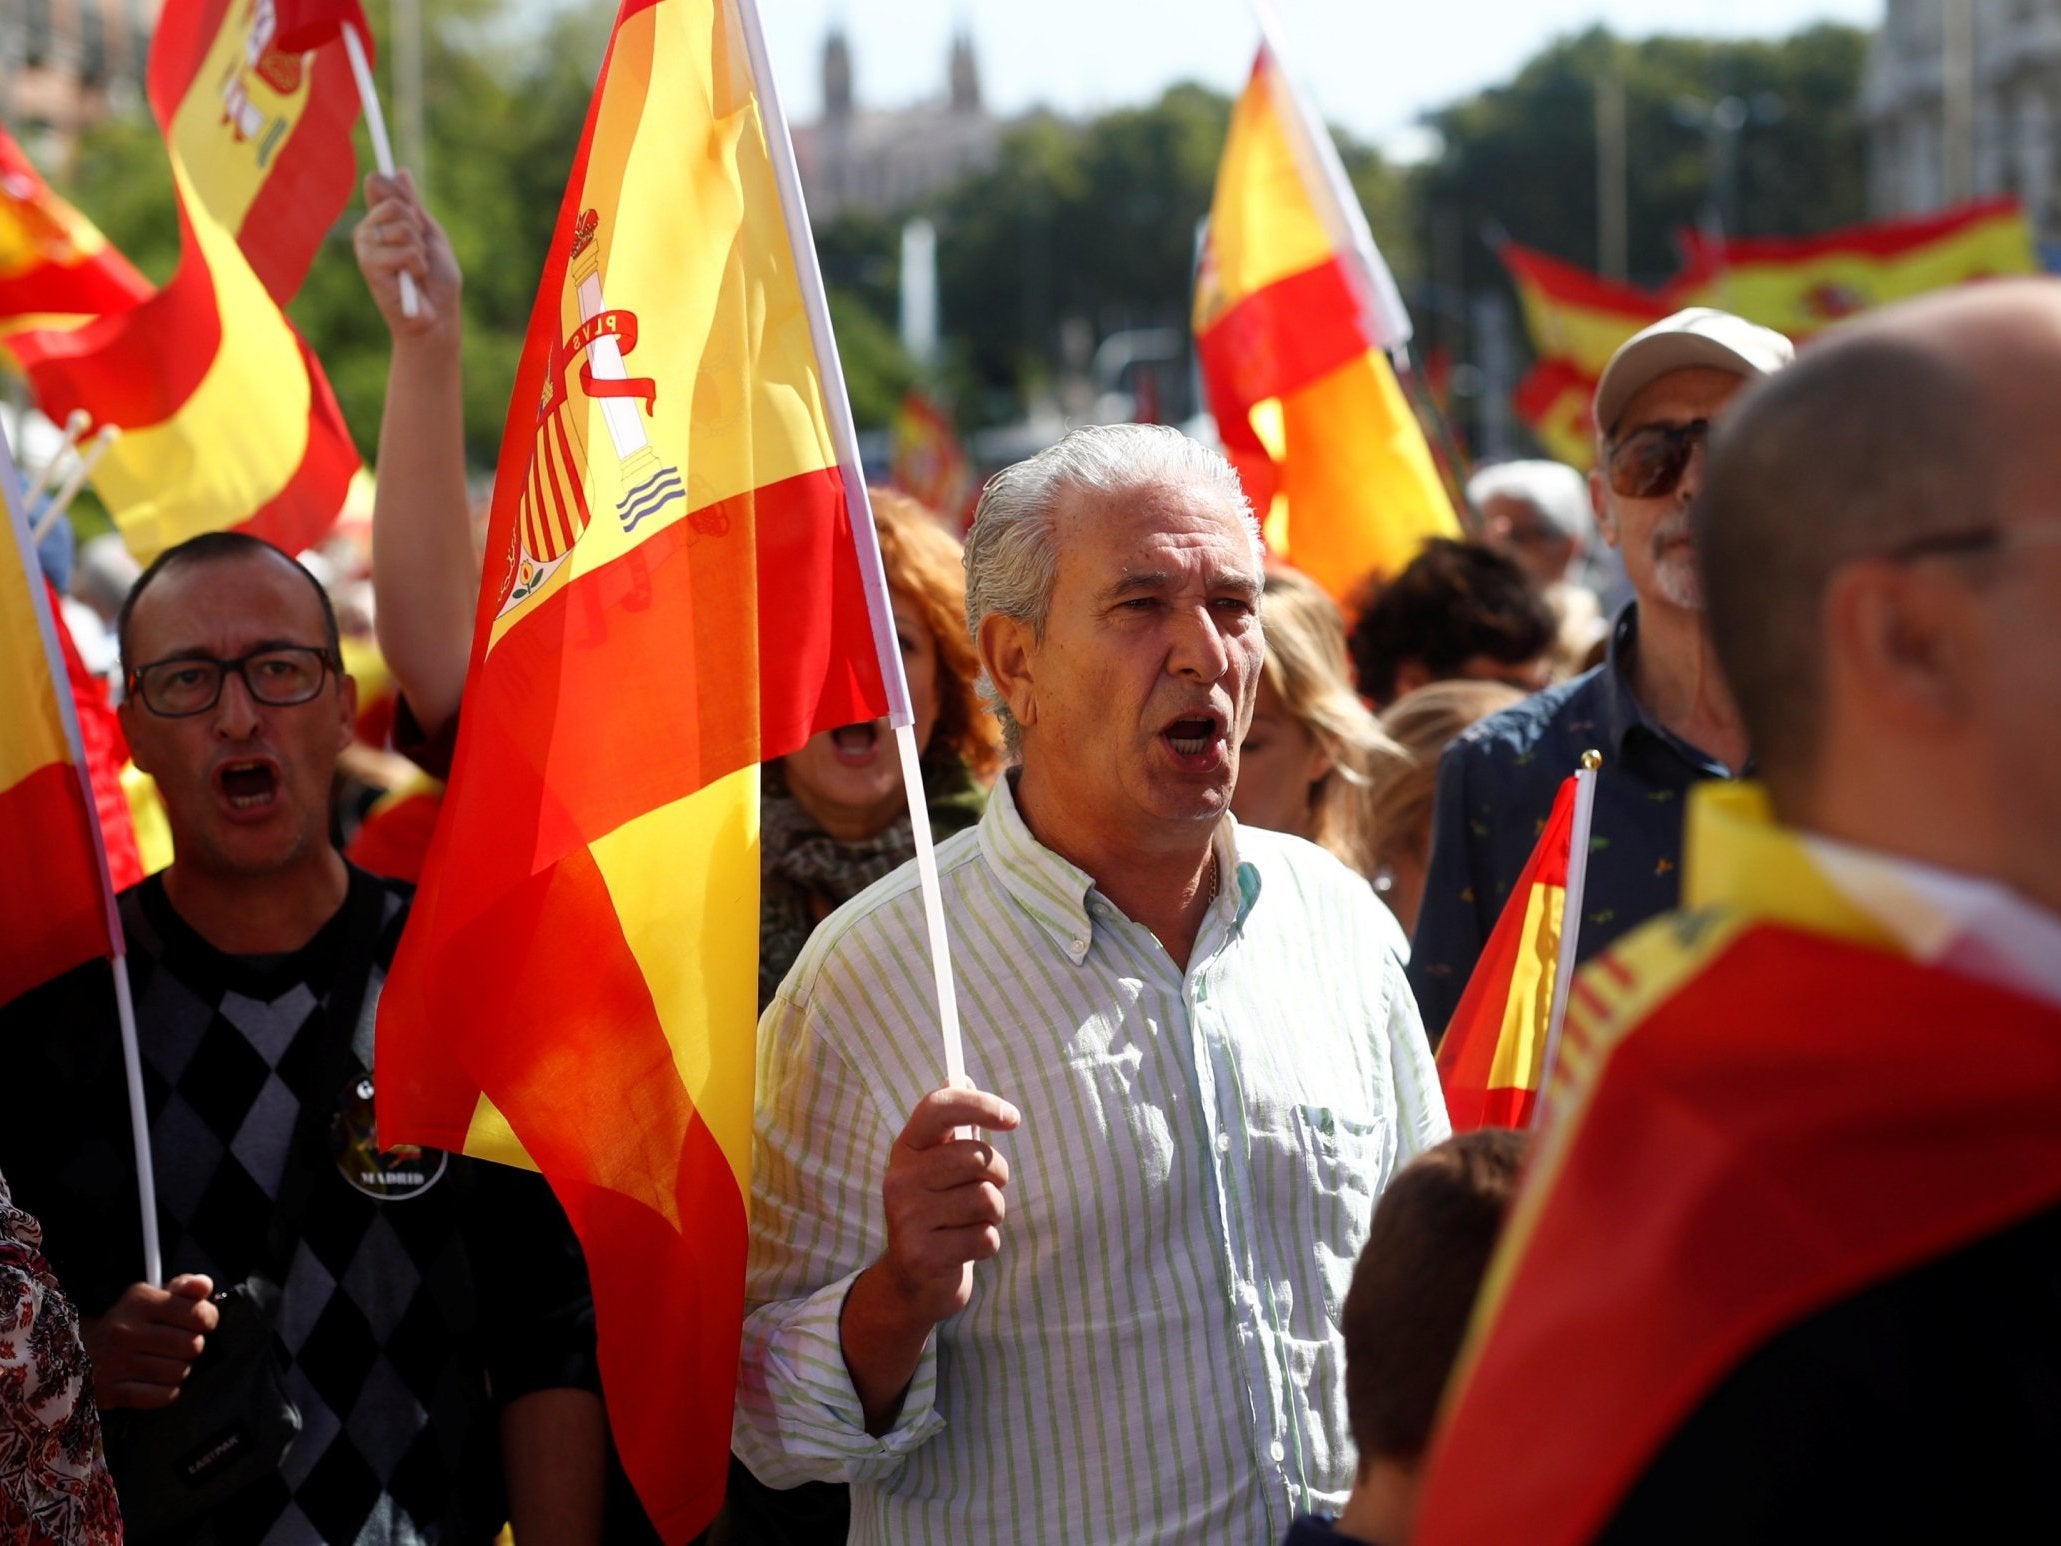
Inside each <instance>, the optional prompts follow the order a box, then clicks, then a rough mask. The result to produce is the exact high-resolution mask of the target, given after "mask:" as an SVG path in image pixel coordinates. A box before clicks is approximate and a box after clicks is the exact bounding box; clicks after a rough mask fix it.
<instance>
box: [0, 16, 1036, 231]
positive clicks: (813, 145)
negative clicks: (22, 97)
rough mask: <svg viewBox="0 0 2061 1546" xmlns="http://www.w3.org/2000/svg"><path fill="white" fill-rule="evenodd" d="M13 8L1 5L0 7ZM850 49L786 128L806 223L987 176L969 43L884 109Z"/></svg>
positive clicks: (836, 52)
mask: <svg viewBox="0 0 2061 1546" xmlns="http://www.w3.org/2000/svg"><path fill="white" fill-rule="evenodd" d="M13 3H19V0H0V4H13ZM853 73H854V72H853V68H852V51H851V44H850V43H849V42H848V41H847V39H846V38H845V35H844V33H843V32H842V31H836V32H832V33H831V34H830V37H829V38H828V39H827V40H826V41H825V43H824V45H823V117H822V118H821V120H819V121H818V122H816V123H813V124H807V125H803V126H801V127H799V128H797V129H796V130H795V135H794V139H795V146H794V148H795V159H796V160H797V161H798V162H799V163H800V165H801V176H802V187H803V190H804V191H805V192H806V194H807V196H808V201H809V213H810V215H811V217H812V218H814V219H816V220H818V221H823V222H828V221H830V220H834V219H836V218H837V217H838V216H839V215H841V214H844V213H846V212H848V211H852V210H859V211H864V212H866V213H870V214H877V215H889V214H894V213H897V212H899V211H901V210H905V209H908V208H909V207H911V206H912V205H914V204H917V203H919V202H921V201H922V200H923V199H926V198H928V197H929V196H930V195H931V194H934V193H937V192H939V191H941V190H942V189H944V188H946V187H948V186H949V185H950V184H952V183H954V182H956V181H957V180H958V179H959V178H960V177H962V176H964V175H965V174H966V173H968V172H977V171H986V170H987V169H988V168H989V167H992V166H993V165H994V164H995V159H996V157H997V156H998V155H999V154H1000V150H1001V143H1002V131H1003V128H1004V127H1005V126H1004V125H1003V123H1002V122H1001V121H1000V120H999V119H997V118H995V117H993V116H992V115H990V114H989V112H988V110H987V108H986V107H985V106H983V105H982V103H981V97H980V68H979V64H978V62H977V61H976V60H975V58H974V54H973V40H972V39H971V38H970V37H968V36H967V35H966V34H964V33H961V34H959V35H958V36H957V37H955V38H953V40H952V46H951V53H950V55H949V57H948V59H947V61H946V65H945V94H944V96H943V97H942V98H941V99H939V100H935V101H931V102H925V103H921V104H919V105H917V106H915V107H905V108H898V109H895V110H893V111H877V110H872V109H868V108H865V107H862V106H860V104H859V100H858V92H857V90H856V87H855V85H854V80H853Z"/></svg>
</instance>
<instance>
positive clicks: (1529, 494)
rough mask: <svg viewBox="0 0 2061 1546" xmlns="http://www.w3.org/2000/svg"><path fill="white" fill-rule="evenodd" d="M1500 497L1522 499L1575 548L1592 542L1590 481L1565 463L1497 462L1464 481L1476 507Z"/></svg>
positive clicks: (1468, 495) (1468, 499)
mask: <svg viewBox="0 0 2061 1546" xmlns="http://www.w3.org/2000/svg"><path fill="white" fill-rule="evenodd" d="M1502 498H1508V499H1521V500H1523V501H1524V503H1526V504H1528V505H1530V506H1531V507H1532V509H1534V510H1536V511H1538V513H1539V518H1540V519H1541V520H1543V521H1545V522H1546V523H1547V524H1548V525H1549V526H1551V527H1552V528H1553V529H1554V530H1555V531H1557V532H1559V533H1560V535H1561V536H1563V537H1572V538H1573V539H1574V545H1575V548H1576V550H1577V551H1586V550H1587V549H1588V548H1589V547H1591V546H1592V545H1593V544H1594V541H1595V536H1596V517H1595V514H1594V512H1593V511H1591V510H1590V508H1589V480H1588V479H1586V478H1584V477H1583V476H1582V475H1581V474H1580V473H1578V472H1576V471H1575V470H1574V469H1573V468H1572V467H1570V466H1568V465H1567V464H1566V463H1565V462H1547V461H1532V462H1497V463H1496V464H1495V465H1494V466H1491V467H1484V468H1482V469H1481V470H1480V471H1479V472H1477V473H1475V475H1474V476H1473V477H1471V478H1469V479H1468V480H1467V502H1468V503H1469V504H1470V505H1472V506H1474V508H1475V509H1477V510H1479V509H1481V508H1482V506H1484V505H1485V504H1487V503H1488V502H1489V501H1490V500H1491V499H1502Z"/></svg>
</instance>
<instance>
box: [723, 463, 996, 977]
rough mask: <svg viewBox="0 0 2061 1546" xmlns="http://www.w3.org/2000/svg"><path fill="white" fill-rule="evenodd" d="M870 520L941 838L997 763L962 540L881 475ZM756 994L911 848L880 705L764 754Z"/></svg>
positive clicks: (970, 818) (969, 814) (978, 800)
mask: <svg viewBox="0 0 2061 1546" xmlns="http://www.w3.org/2000/svg"><path fill="white" fill-rule="evenodd" d="M872 497H873V524H874V527H875V529H876V530H878V532H879V533H880V557H881V561H882V564H883V566H884V567H885V568H886V571H887V586H888V593H889V595H890V597H891V598H892V600H893V602H894V613H895V635H896V638H897V639H898V640H899V641H900V643H901V647H902V668H903V670H904V671H906V672H907V673H908V677H909V701H910V703H911V704H912V706H913V707H914V708H915V711H916V742H917V744H918V745H919V746H921V747H922V748H923V764H922V765H923V792H924V799H925V803H926V804H927V805H928V807H929V810H930V826H931V832H932V835H933V836H934V837H935V838H936V839H938V840H939V841H942V840H943V839H944V838H946V837H949V836H950V835H951V834H952V833H954V832H958V831H960V830H962V829H963V828H966V827H970V826H972V825H973V824H974V823H975V822H976V821H978V820H979V819H980V811H981V805H982V804H983V801H984V791H985V789H986V786H987V785H988V784H989V783H991V782H992V781H993V779H994V776H995V773H996V771H997V770H998V769H999V768H1000V767H1001V764H1002V740H1001V734H1000V732H999V730H998V729H997V727H996V724H995V719H994V716H993V715H991V714H989V713H988V712H987V711H986V710H985V709H984V708H983V707H982V705H981V702H980V697H979V694H978V692H977V691H976V689H975V685H974V684H975V683H976V682H978V681H979V679H980V663H979V661H978V660H977V659H975V657H974V653H973V642H972V640H971V639H970V638H968V636H967V633H966V622H965V617H966V576H965V572H964V570H963V569H962V568H961V567H960V562H959V544H958V542H957V541H955V540H954V539H953V538H952V537H950V536H948V535H947V534H946V533H945V530H944V528H943V527H942V526H941V525H939V524H938V521H937V518H936V517H935V516H933V515H932V514H931V513H930V511H929V510H927V509H925V508H924V507H923V506H922V505H920V504H918V503H917V502H916V501H915V500H913V499H911V498H909V497H908V496H907V495H906V494H897V493H894V492H892V491H891V490H887V489H874V490H873V491H872ZM759 806H760V817H759V820H760V847H759V871H760V878H761V887H760V902H759V1008H761V1009H764V1008H765V1007H766V1005H767V1004H769V1003H771V1002H772V999H773V994H774V992H775V991H776V990H777V989H778V988H779V986H780V979H781V978H783V977H785V976H786V975H787V969H788V968H789V967H790V966H792V965H793V964H794V962H795V958H796V957H797V956H799V955H800V954H801V949H802V946H803V945H804V944H805V943H807V941H808V937H809V935H810V933H811V932H812V931H813V930H814V929H815V927H816V925H817V924H819V923H821V922H822V921H823V920H824V919H825V918H827V917H829V916H830V914H831V913H832V912H834V911H835V910H836V909H837V908H838V907H839V906H841V905H842V904H843V903H845V902H848V901H850V900H851V899H852V898H853V897H855V896H857V895H858V894H859V893H860V892H861V891H863V890H865V889H866V887H868V886H870V885H872V884H873V882H874V881H876V880H879V879H880V878H881V877H882V876H884V875H887V874H889V873H890V872H891V871H893V870H894V869H896V868H897V867H899V866H900V865H901V864H902V863H903V862H904V861H906V860H908V859H911V858H913V857H915V853H916V841H915V837H914V835H913V834H912V832H911V831H910V827H909V812H908V807H907V805H906V804H905V802H904V799H903V795H902V763H901V756H900V754H899V752H898V751H897V750H896V748H895V742H894V733H893V731H892V730H890V729H889V728H888V723H887V721H886V720H885V719H871V720H863V721H861V722H860V723H858V724H855V725H843V726H840V727H839V728H837V729H835V730H825V731H822V732H820V733H819V734H817V735H814V736H812V737H810V738H809V740H808V742H807V743H806V744H804V745H803V746H802V748H801V750H799V751H797V752H794V753H792V754H790V755H788V756H786V757H783V758H781V759H780V760H779V761H778V762H771V763H768V764H766V768H765V772H764V774H763V783H762V785H761V794H760V801H759Z"/></svg>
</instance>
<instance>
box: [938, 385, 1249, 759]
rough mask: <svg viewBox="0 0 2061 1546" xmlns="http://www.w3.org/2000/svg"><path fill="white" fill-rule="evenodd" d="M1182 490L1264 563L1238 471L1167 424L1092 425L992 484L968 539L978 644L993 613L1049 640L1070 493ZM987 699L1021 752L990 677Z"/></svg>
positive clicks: (1018, 734) (984, 691) (983, 689)
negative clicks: (1205, 497) (1221, 515)
mask: <svg viewBox="0 0 2061 1546" xmlns="http://www.w3.org/2000/svg"><path fill="white" fill-rule="evenodd" d="M1182 484H1192V485H1195V486H1197V487H1199V488H1200V489H1202V490H1203V491H1204V492H1205V493H1209V494H1213V495H1216V496H1218V497H1220V498H1222V499H1223V500H1225V501H1226V502H1227V503H1229V504H1230V505H1231V506H1232V507H1233V508H1234V509H1235V510H1237V512H1238V515H1239V519H1240V520H1241V521H1242V522H1243V524H1244V526H1245V530H1246V534H1247V536H1249V537H1250V538H1251V539H1252V553H1253V563H1254V565H1255V566H1263V565H1264V562H1265V556H1266V549H1265V546H1264V544H1263V543H1262V542H1261V540H1260V528H1259V522H1258V521H1257V520H1255V519H1254V518H1253V513H1252V502H1251V501H1250V500H1248V499H1247V498H1246V497H1245V489H1244V486H1243V485H1241V484H1240V483H1239V481H1238V474H1237V472H1236V471H1235V470H1234V469H1233V468H1232V466H1231V464H1230V463H1229V462H1228V461H1226V460H1225V459H1224V457H1223V454H1222V453H1221V452H1219V451H1217V450H1215V449H1214V448H1212V447H1210V446H1206V445H1204V444H1203V443H1202V442H1201V441H1199V440H1192V439H1190V438H1189V437H1188V436H1186V435H1184V434H1182V433H1181V432H1180V431H1179V430H1177V429H1174V428H1172V427H1171V426H1169V425H1165V424H1091V425H1087V426H1085V427H1083V428H1081V429H1077V430H1074V431H1073V432H1072V433H1071V434H1069V435H1067V436H1066V438H1065V439H1063V440H1061V441H1060V442H1059V443H1058V444H1057V445H1053V446H1048V447H1046V448H1045V449H1044V450H1042V451H1040V452H1039V453H1038V454H1037V455H1036V456H1033V457H1030V458H1028V459H1026V460H1024V461H1021V462H1018V463H1016V464H1015V465H1014V466H1012V467H1005V468H1003V469H1002V470H1001V471H1000V472H998V473H996V474H995V475H994V476H993V477H992V478H990V479H988V481H987V486H986V487H985V488H983V489H982V490H981V491H980V503H979V504H978V505H977V506H976V507H975V508H974V512H973V527H972V529H971V530H970V531H968V532H967V534H966V554H965V559H964V562H965V565H966V627H967V631H968V632H969V633H971V634H972V636H973V641H974V648H975V649H976V650H978V649H979V647H980V625H981V620H982V619H983V618H986V617H988V616H990V615H991V614H995V613H1000V614H1001V615H1002V616H1004V617H1013V618H1015V619H1017V620H1018V621H1020V622H1025V623H1028V624H1030V626H1031V632H1032V634H1033V636H1034V637H1036V638H1040V639H1042V638H1043V637H1044V636H1045V618H1046V615H1047V613H1048V612H1049V611H1050V610H1051V606H1052V583H1053V581H1054V579H1055V578H1056V577H1057V575H1058V573H1059V544H1058V541H1057V538H1056V536H1055V528H1056V526H1057V524H1058V518H1059V507H1060V505H1061V503H1062V502H1063V501H1064V499H1065V497H1066V496H1067V495H1068V494H1070V493H1074V492H1076V491H1082V490H1085V491H1089V492H1093V493H1098V494H1114V493H1119V492H1122V491H1124V490H1127V489H1140V488H1152V487H1158V486H1165V485H1182ZM980 695H981V698H982V699H983V701H985V702H986V704H987V706H988V707H989V709H990V710H992V711H993V713H994V715H995V717H996V718H997V719H999V720H1000V721H1001V722H1002V737H1003V740H1004V741H1005V742H1006V743H1007V744H1008V747H1009V753H1010V755H1011V756H1015V755H1016V754H1017V753H1018V752H1019V751H1020V750H1021V748H1022V742H1023V727H1022V726H1020V725H1018V724H1017V723H1016V716H1015V715H1013V714H1011V713H1010V712H1009V706H1008V704H1006V703H1004V702H1003V701H1002V697H1001V694H1000V693H998V692H997V691H996V690H995V684H994V683H993V682H992V681H990V680H989V679H988V675H987V673H986V672H985V671H983V672H982V673H981V677H980Z"/></svg>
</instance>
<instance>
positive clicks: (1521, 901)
mask: <svg viewBox="0 0 2061 1546" xmlns="http://www.w3.org/2000/svg"><path fill="white" fill-rule="evenodd" d="M1576 797H1577V780H1576V779H1575V778H1572V777H1570V778H1568V779H1567V780H1565V781H1564V782H1563V783H1562V784H1561V785H1560V793H1559V794H1557V795H1556V796H1554V798H1553V811H1552V814H1551V815H1549V816H1548V817H1547V818H1546V824H1545V826H1544V827H1543V828H1542V829H1541V830H1540V832H1539V841H1538V846H1537V847H1535V848H1533V849H1532V852H1531V858H1530V859H1529V860H1527V861H1526V862H1525V866H1524V872H1523V873H1522V874H1520V875H1519V876H1518V877H1517V884H1516V885H1515V886H1514V887H1512V888H1511V891H1510V900H1509V901H1507V902H1505V903H1504V904H1503V911H1502V914H1501V915H1500V916H1499V917H1498V918H1497V919H1496V926H1495V928H1494V930H1492V931H1491V932H1490V934H1489V937H1488V943H1487V944H1485V945H1484V946H1483V947H1482V951H1481V956H1480V958H1479V959H1478V960H1477V961H1476V962H1475V963H1474V974H1473V975H1472V976H1471V977H1469V978H1468V979H1467V988H1466V991H1465V992H1463V993H1462V994H1461V995H1460V1002H1459V1004H1458V1006H1457V1007H1456V1008H1455V1009H1454V1010H1453V1018H1452V1019H1451V1020H1450V1021H1448V1022H1447V1024H1446V1030H1445V1036H1444V1038H1443V1039H1442V1040H1441V1041H1440V1042H1439V1044H1438V1078H1439V1083H1440V1085H1442V1086H1443V1087H1444V1089H1445V1096H1446V1113H1447V1115H1448V1116H1450V1117H1451V1118H1452V1121H1453V1131H1454V1132H1456V1133H1465V1132H1472V1131H1473V1130H1474V1129H1475V1128H1478V1127H1520V1128H1521V1127H1529V1126H1530V1125H1531V1120H1532V1113H1533V1111H1534V1109H1535V1108H1536V1107H1537V1105H1538V1098H1539V1090H1540V1089H1541V1088H1542V1086H1543V1083H1544V1079H1545V1068H1546V1044H1547V1040H1548V1035H1549V1030H1550V1027H1551V1023H1552V1017H1553V986H1554V981H1555V976H1556V974H1557V972H1558V970H1559V964H1560V941H1561V927H1562V922H1563V919H1564V917H1565V913H1566V906H1567V882H1568V872H1567V867H1568V859H1569V855H1570V854H1571V852H1572V849H1573V837H1574V825H1575V802H1576Z"/></svg>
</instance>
